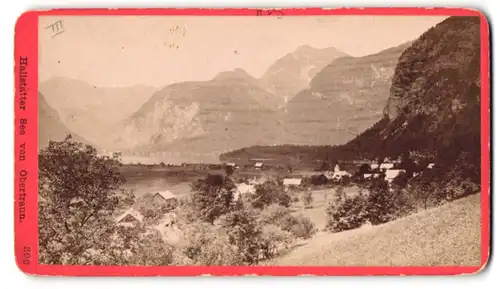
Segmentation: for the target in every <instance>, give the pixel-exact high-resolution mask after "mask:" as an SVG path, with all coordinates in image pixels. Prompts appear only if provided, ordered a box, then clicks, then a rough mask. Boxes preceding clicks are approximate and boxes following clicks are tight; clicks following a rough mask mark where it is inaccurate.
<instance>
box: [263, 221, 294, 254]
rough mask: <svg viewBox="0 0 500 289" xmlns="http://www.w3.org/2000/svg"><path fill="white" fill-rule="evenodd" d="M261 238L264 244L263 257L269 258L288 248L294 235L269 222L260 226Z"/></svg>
mask: <svg viewBox="0 0 500 289" xmlns="http://www.w3.org/2000/svg"><path fill="white" fill-rule="evenodd" d="M262 240H263V244H264V246H263V248H264V251H263V257H264V258H265V259H270V258H272V257H275V256H277V255H280V254H281V253H282V252H285V251H287V250H288V249H290V246H291V245H292V244H293V242H294V240H295V237H294V236H293V235H292V233H290V232H287V231H284V230H282V229H281V228H279V227H278V226H276V225H272V224H270V225H265V226H264V227H263V228H262Z"/></svg>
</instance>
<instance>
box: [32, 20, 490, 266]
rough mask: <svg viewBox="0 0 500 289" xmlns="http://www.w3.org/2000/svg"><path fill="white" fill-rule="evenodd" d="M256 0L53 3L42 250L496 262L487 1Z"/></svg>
mask: <svg viewBox="0 0 500 289" xmlns="http://www.w3.org/2000/svg"><path fill="white" fill-rule="evenodd" d="M262 13H263V14H265V15H266V16H265V17H259V16H257V15H256V16H195V15H189V16H188V15H184V16H182V15H170V16H169V15H165V16H153V15H148V16H146V15H144V16H92V15H88V16H84V15H81V16H60V15H50V16H40V17H39V20H38V262H39V264H46V265H113V266H361V267H363V266H365V267H369V266H385V267H390V266H480V265H482V264H483V263H482V255H481V253H482V249H484V248H483V247H484V246H488V244H482V238H481V232H482V222H481V213H482V211H481V154H482V153H481V92H482V83H481V49H482V47H481V41H480V38H481V33H480V17H478V16H438V15H435V16H431V15H421V16H417V15H415V16H401V15H400V16H396V15H394V16H388V15H310V16H306V15H302V16H298V15H294V16H291V15H286V14H285V15H284V14H283V13H280V11H279V10H264V11H263V12H262ZM483 79H484V78H483ZM483 93H484V91H483ZM483 153H484V152H483ZM484 173H487V174H489V172H483V174H484ZM483 184H484V183H483Z"/></svg>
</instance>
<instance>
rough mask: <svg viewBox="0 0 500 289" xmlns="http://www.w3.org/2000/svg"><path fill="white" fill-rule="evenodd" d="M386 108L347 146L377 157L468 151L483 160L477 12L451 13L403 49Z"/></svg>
mask: <svg viewBox="0 0 500 289" xmlns="http://www.w3.org/2000/svg"><path fill="white" fill-rule="evenodd" d="M384 113H385V115H384V118H383V119H382V120H381V121H380V122H378V123H377V124H375V125H374V126H373V127H372V128H371V129H370V130H367V131H365V132H364V133H362V134H361V135H359V136H358V137H357V138H355V139H354V140H352V141H351V142H349V143H348V144H347V145H346V146H347V147H349V148H350V149H353V150H358V151H360V152H365V153H368V154H371V155H377V156H380V155H387V156H391V155H399V154H402V153H405V152H408V151H409V150H417V151H435V152H437V153H438V155H440V156H441V157H442V158H448V159H449V158H453V157H454V156H457V155H458V154H459V152H460V151H465V152H470V153H471V154H475V155H477V158H474V159H475V161H479V157H478V155H479V153H480V29H479V17H450V18H448V19H446V20H444V21H443V22H441V23H439V24H438V25H436V26H435V27H433V28H431V29H429V30H428V31H427V32H426V33H424V34H423V35H422V36H421V37H420V38H419V39H417V40H416V41H415V42H414V43H413V44H412V45H411V46H410V47H408V48H407V49H406V50H405V51H404V52H403V54H402V55H401V57H400V58H399V61H398V64H397V66H396V69H395V72H394V76H393V79H392V86H391V89H390V97H389V100H388V103H387V105H386V107H385V109H384ZM445 156H447V157H445Z"/></svg>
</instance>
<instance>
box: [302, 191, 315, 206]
mask: <svg viewBox="0 0 500 289" xmlns="http://www.w3.org/2000/svg"><path fill="white" fill-rule="evenodd" d="M302 202H303V203H304V207H305V208H310V207H311V204H312V202H313V196H312V192H311V191H306V192H304V194H303V195H302Z"/></svg>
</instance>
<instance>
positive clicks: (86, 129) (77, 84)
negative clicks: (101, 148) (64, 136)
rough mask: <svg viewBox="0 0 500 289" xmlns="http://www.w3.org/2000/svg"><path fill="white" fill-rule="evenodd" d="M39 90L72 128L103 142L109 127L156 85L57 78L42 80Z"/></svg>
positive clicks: (130, 110)
mask: <svg viewBox="0 0 500 289" xmlns="http://www.w3.org/2000/svg"><path fill="white" fill-rule="evenodd" d="M39 91H40V92H42V93H43V94H44V95H45V97H46V98H47V102H48V103H49V104H50V105H51V106H52V107H53V108H54V109H55V110H57V111H58V113H59V115H60V117H61V121H62V122H63V123H64V124H65V125H66V126H67V127H68V128H69V129H71V130H72V131H74V132H75V133H77V134H79V135H81V136H83V137H85V138H86V139H88V140H89V141H92V142H95V143H100V142H101V140H102V139H103V138H105V137H106V135H107V134H108V133H109V132H108V130H109V128H110V127H111V126H112V125H114V124H116V123H117V122H120V121H121V120H123V119H125V118H127V117H129V116H130V115H131V114H133V113H134V112H135V111H137V109H138V108H139V107H140V106H141V105H142V104H144V102H145V101H146V100H147V99H148V98H149V97H151V95H152V94H153V93H154V91H155V88H153V87H148V86H142V85H136V86H130V87H99V86H93V85H90V84H87V83H85V82H82V81H79V80H74V79H68V78H60V77H57V78H52V79H50V80H48V81H45V82H43V83H41V84H40V87H39Z"/></svg>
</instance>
